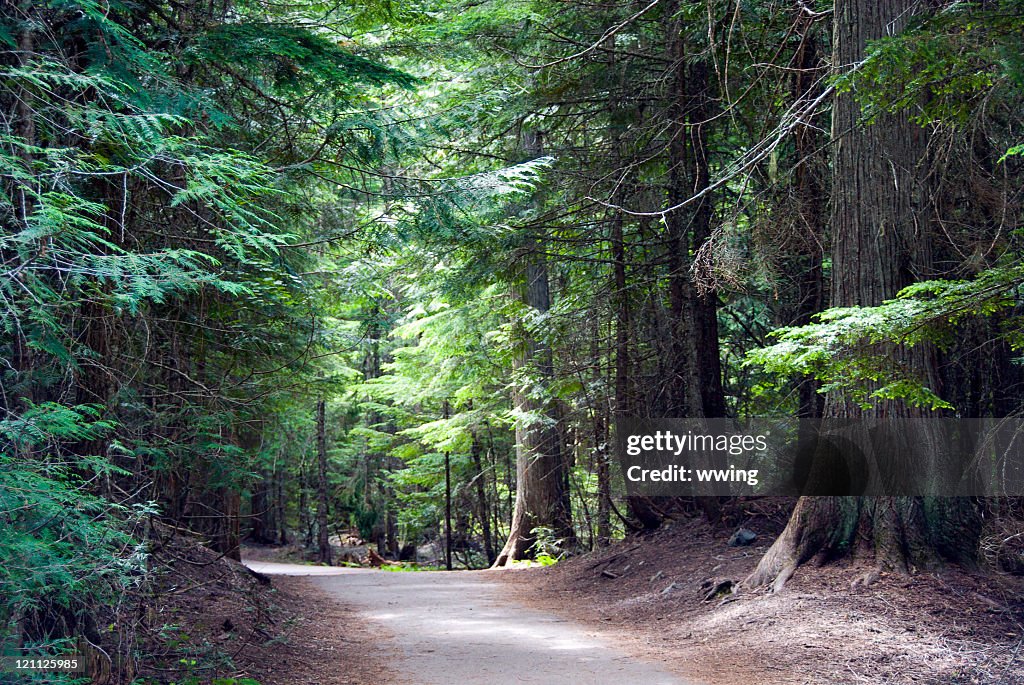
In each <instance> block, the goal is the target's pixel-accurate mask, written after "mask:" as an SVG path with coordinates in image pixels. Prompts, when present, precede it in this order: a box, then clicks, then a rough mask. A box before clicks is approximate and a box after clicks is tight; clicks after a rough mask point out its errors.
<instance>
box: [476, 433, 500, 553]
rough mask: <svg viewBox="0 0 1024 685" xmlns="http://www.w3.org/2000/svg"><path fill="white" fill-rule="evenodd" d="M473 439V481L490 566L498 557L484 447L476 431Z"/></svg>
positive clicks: (485, 550)
mask: <svg viewBox="0 0 1024 685" xmlns="http://www.w3.org/2000/svg"><path fill="white" fill-rule="evenodd" d="M472 438H473V442H472V445H471V446H470V448H469V456H470V458H471V459H472V460H473V470H474V471H475V472H476V473H474V474H473V480H474V481H475V482H476V500H477V507H478V509H479V517H480V527H481V528H482V530H483V536H484V553H485V554H486V555H487V563H488V565H490V564H493V563H494V560H495V559H496V558H497V555H496V554H495V553H494V539H493V538H492V536H491V517H490V509H489V508H488V506H487V483H486V478H484V465H483V460H482V459H481V455H480V453H481V452H482V451H483V445H481V444H480V438H479V436H477V434H476V430H474V431H473V436H472Z"/></svg>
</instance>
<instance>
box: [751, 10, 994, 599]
mask: <svg viewBox="0 0 1024 685" xmlns="http://www.w3.org/2000/svg"><path fill="white" fill-rule="evenodd" d="M918 7H919V5H918V3H916V2H914V1H913V0H839V2H837V3H836V5H835V11H834V15H835V19H834V21H835V24H834V41H835V53H834V58H833V63H834V64H835V65H837V66H838V67H839V68H849V66H850V65H854V64H857V63H858V62H859V61H860V60H862V59H863V57H864V50H865V43H866V41H869V40H872V39H876V38H881V37H883V36H885V35H889V34H890V33H892V32H894V31H899V30H901V29H902V27H903V26H904V25H905V22H906V20H907V18H908V17H909V16H910V15H911V13H912V12H913V11H915V10H916V9H918ZM859 119H860V110H859V107H858V106H857V103H856V102H855V100H854V99H853V98H852V97H851V96H850V95H847V94H844V95H839V96H837V97H836V100H835V103H834V107H833V120H832V135H833V138H834V139H835V140H836V141H837V146H836V157H835V162H834V165H833V174H834V175H833V191H832V192H833V199H832V246H833V247H832V261H833V267H832V293H833V302H832V305H833V306H837V307H850V306H871V305H877V304H880V303H881V302H882V301H884V300H887V299H890V298H892V297H894V296H895V295H896V293H897V292H899V290H900V289H901V288H903V287H905V286H906V285H908V284H909V283H911V282H912V280H913V274H914V272H915V269H917V268H920V267H922V266H927V260H928V249H927V248H928V241H929V235H928V233H927V231H928V223H929V220H928V216H927V215H926V214H925V212H924V211H923V209H922V205H923V202H919V198H921V197H922V195H923V193H922V192H921V190H920V185H921V180H922V178H923V176H924V170H922V168H921V167H922V164H923V162H924V161H925V151H926V148H927V134H926V132H925V131H924V130H923V129H921V128H919V127H917V126H915V125H913V124H912V123H911V122H910V121H909V120H908V119H907V117H906V115H904V114H897V115H884V116H881V117H879V118H878V120H877V121H876V122H875V123H874V124H872V125H870V126H863V125H861V124H860V121H859ZM887 353H889V354H891V355H892V356H893V357H894V358H895V359H897V360H898V362H897V363H898V364H900V365H901V366H903V367H905V368H909V369H912V370H913V371H915V372H917V373H919V374H921V375H922V376H923V377H925V378H928V377H929V375H933V374H934V368H935V366H936V364H935V353H934V350H933V349H929V348H927V347H924V346H919V347H917V348H914V349H912V350H908V349H906V348H902V347H895V348H893V349H892V350H890V351H887ZM931 387H933V388H934V387H935V386H934V385H931ZM824 413H825V416H826V417H844V418H845V417H850V418H855V417H880V416H885V417H888V418H900V417H914V416H925V415H927V414H926V412H924V411H922V410H917V409H913V408H911V407H908V406H907V405H905V404H903V403H900V402H895V401H886V402H879V403H877V405H876V406H875V407H873V408H871V409H868V410H862V409H860V407H859V406H857V405H856V404H855V403H853V402H851V401H849V400H848V399H846V398H844V397H843V396H842V394H841V393H832V394H830V395H829V396H828V397H827V398H826V404H825V412H824ZM936 447H937V449H938V450H939V451H941V450H942V447H943V446H942V445H941V444H937V445H936ZM897 451H898V450H897ZM897 451H893V452H892V453H891V454H890V455H889V457H888V458H891V459H896V458H899V457H898V454H897V453H896V452H897ZM939 459H941V457H939ZM920 468H928V465H920ZM978 521H979V520H978V516H977V513H976V511H975V510H974V508H973V506H972V504H971V503H970V502H969V501H967V500H965V499H958V498H950V499H938V498H922V497H873V498H860V497H802V498H801V499H800V500H799V502H798V503H797V506H796V509H795V510H794V512H793V514H792V516H791V517H790V520H789V523H788V525H787V526H786V529H785V530H784V531H783V532H782V534H781V535H780V536H779V538H778V539H777V540H776V541H775V543H774V544H773V545H772V547H771V548H770V549H769V550H768V552H766V554H765V556H764V557H763V558H762V559H761V561H760V563H759V564H758V566H757V568H756V569H755V571H754V572H753V573H752V574H751V576H750V577H749V578H748V579H747V580H746V581H745V584H746V585H751V586H756V585H762V584H766V583H773V587H774V589H775V590H776V591H778V590H781V589H782V587H783V585H784V584H785V582H786V580H787V579H788V578H789V577H790V576H791V575H792V574H793V572H794V571H795V570H796V568H797V567H798V566H799V565H801V564H803V563H805V562H806V561H809V560H810V559H812V558H815V557H819V558H820V559H822V560H823V561H824V560H828V559H831V558H835V557H838V556H844V555H852V556H854V557H856V558H860V559H865V560H868V561H869V562H871V563H873V564H874V566H875V570H874V571H871V572H869V573H868V574H866V575H865V576H864V577H863V580H864V581H865V582H870V581H871V580H873V579H875V578H877V571H879V570H883V569H885V570H895V571H913V570H914V569H915V568H916V567H919V566H922V565H931V564H934V563H936V562H938V561H940V560H942V559H952V560H957V561H967V560H970V559H972V558H973V557H974V555H975V552H976V548H977V540H978V534H979V525H978Z"/></svg>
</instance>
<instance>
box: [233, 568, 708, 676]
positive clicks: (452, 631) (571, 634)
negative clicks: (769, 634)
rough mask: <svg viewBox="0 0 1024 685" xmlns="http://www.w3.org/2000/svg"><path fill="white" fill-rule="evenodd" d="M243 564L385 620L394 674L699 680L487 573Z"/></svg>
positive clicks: (387, 645)
mask: <svg viewBox="0 0 1024 685" xmlns="http://www.w3.org/2000/svg"><path fill="white" fill-rule="evenodd" d="M246 564H247V565H248V566H249V567H250V568H252V569H253V570H255V571H259V572H260V573H265V574H271V575H274V574H279V575H296V576H310V582H313V583H315V584H316V585H317V586H319V587H320V588H322V589H323V590H324V591H325V592H327V593H328V594H330V595H331V596H334V597H336V598H337V599H338V600H339V602H341V603H344V604H346V605H348V606H350V607H352V608H354V609H355V610H357V611H358V612H359V613H361V614H362V615H363V616H365V617H366V618H367V619H369V620H370V621H376V622H379V623H380V624H382V625H383V627H384V628H385V629H386V632H387V633H388V634H389V637H387V638H385V641H386V644H383V645H381V646H382V647H384V648H385V649H389V651H391V652H392V653H393V654H394V655H395V658H394V660H393V661H391V662H390V668H389V669H388V673H387V674H386V675H387V677H388V678H393V679H394V680H395V681H397V682H407V683H415V685H435V684H436V685H449V684H452V683H454V684H457V685H476V684H480V685H484V684H486V685H494V683H552V684H554V683H580V684H581V685H582V684H584V683H586V684H587V685H621V684H622V683H637V684H640V683H642V684H643V685H696V683H692V682H691V683H686V682H684V681H682V680H680V679H679V678H677V677H676V676H674V675H672V674H670V673H668V672H666V671H664V670H663V669H661V668H660V667H659V666H657V665H655V664H651V663H647V662H643V661H638V660H636V659H635V658H632V657H629V656H627V655H626V654H625V653H623V652H621V651H619V650H617V649H616V648H614V647H612V646H611V645H610V644H609V642H608V641H607V639H606V638H603V637H601V636H599V635H597V634H596V633H595V632H594V631H592V630H589V629H587V628H585V627H584V626H581V625H579V624H576V623H573V622H570V621H568V620H566V619H564V618H559V617H556V616H553V615H551V614H548V613H545V612H541V611H537V610H534V609H528V608H526V607H524V606H522V605H520V604H516V603H514V602H512V601H511V600H509V599H508V598H507V597H505V596H503V595H502V592H501V588H500V585H499V583H498V582H497V581H496V580H494V578H493V576H490V575H489V574H488V573H473V572H452V573H431V572H417V573H391V572H383V571H375V570H370V569H355V568H324V567H316V566H299V565H291V564H277V563H269V562H257V561H251V562H246ZM314 618H315V617H314ZM382 675H383V674H382ZM378 682H379V681H378ZM325 685H326V683H325Z"/></svg>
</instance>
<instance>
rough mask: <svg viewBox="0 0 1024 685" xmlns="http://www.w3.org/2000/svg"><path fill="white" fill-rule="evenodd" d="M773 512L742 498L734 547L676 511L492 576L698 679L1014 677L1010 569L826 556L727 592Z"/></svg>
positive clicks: (725, 531)
mask: <svg viewBox="0 0 1024 685" xmlns="http://www.w3.org/2000/svg"><path fill="white" fill-rule="evenodd" d="M784 520H785V517H784V515H783V516H780V514H779V512H778V511H776V510H772V509H771V508H770V507H765V508H762V509H761V510H757V509H755V508H754V507H753V506H751V507H748V510H747V511H746V512H743V513H742V519H741V523H742V525H743V526H744V527H746V528H748V529H751V530H753V531H755V532H756V533H757V534H758V536H757V539H756V540H755V541H754V542H753V544H751V545H750V546H747V547H730V546H729V545H728V540H729V538H730V536H731V535H732V534H733V532H734V531H735V530H736V528H734V527H728V528H724V527H723V528H721V529H718V530H714V529H712V528H711V527H710V526H709V525H708V524H706V523H704V522H703V521H702V520H681V521H677V522H675V523H673V524H671V525H667V526H665V527H664V529H662V530H660V531H657V532H655V533H653V534H650V535H648V536H646V537H642V538H637V537H634V538H629V539H627V540H626V541H624V542H622V543H619V544H616V545H613V546H611V547H609V548H607V549H605V550H602V551H600V552H597V553H593V554H590V555H586V556H582V557H579V558H575V559H572V560H569V561H566V562H563V563H560V564H558V565H556V566H554V567H551V568H548V569H543V570H540V569H531V570H529V571H525V572H516V573H506V574H503V578H504V579H506V580H507V584H506V587H507V588H508V590H509V592H511V593H512V595H513V596H514V597H515V598H516V599H518V600H520V601H524V602H526V603H529V604H533V605H534V606H536V607H538V608H542V609H545V610H548V611H554V612H558V613H562V614H565V615H568V616H571V617H573V618H575V619H577V620H581V621H584V622H587V623H590V624H592V625H595V626H601V627H603V628H605V629H606V630H607V629H608V628H609V627H615V628H617V629H619V630H620V631H621V635H622V640H623V643H624V644H625V645H627V646H628V647H629V648H630V649H632V650H635V652H636V653H637V654H641V655H644V656H647V657H648V658H655V659H658V660H659V661H662V662H663V663H664V664H665V666H666V667H667V668H669V669H671V670H673V671H675V672H676V673H678V674H679V675H682V676H684V677H689V678H692V679H694V680H696V681H699V682H705V683H709V684H711V685H736V684H737V683H744V684H746V683H757V684H758V685H773V684H783V683H785V684H790V683H800V684H807V685H811V684H813V685H818V684H821V685H825V684H836V683H850V684H856V683H870V684H872V685H875V684H881V683H892V684H895V683H899V684H901V685H902V684H909V683H927V684H929V685H940V684H941V685H954V684H957V685H959V684H963V685H966V684H984V685H1015V684H1021V683H1024V648H1022V640H1024V629H1022V623H1024V599H1022V598H1024V583H1022V581H1021V579H1020V578H1019V577H1012V576H1007V575H993V574H980V573H979V574H969V573H965V572H963V571H959V570H948V571H943V572H941V573H930V572H920V573H917V574H915V575H913V576H898V575H886V574H883V575H882V577H881V579H880V580H879V582H877V583H875V584H874V585H871V586H870V587H866V588H865V587H858V588H852V587H851V584H852V582H853V580H854V579H856V578H857V577H858V576H860V575H862V574H863V572H864V569H863V568H858V567H855V566H853V565H842V564H835V565H829V566H825V567H820V568H815V567H810V568H804V569H801V570H800V571H798V572H797V575H796V576H794V577H793V579H792V580H790V582H789V583H788V584H787V585H786V588H785V590H784V591H783V592H781V593H780V594H777V595H772V594H770V593H768V592H767V591H740V592H739V593H737V594H730V593H729V591H728V590H727V589H725V588H726V587H728V583H727V582H726V581H738V580H742V579H743V578H744V577H745V576H746V575H747V574H748V573H749V572H750V571H751V570H752V569H753V567H754V565H755V564H756V562H757V560H758V559H759V557H760V555H761V554H762V553H763V552H764V550H765V549H766V548H767V546H768V545H769V544H770V543H771V541H772V540H773V539H774V536H775V535H777V534H778V532H779V531H780V530H781V527H782V524H783V522H784ZM716 587H719V588H720V591H719V592H717V593H716V592H713V590H715V588H716ZM709 595H710V597H709Z"/></svg>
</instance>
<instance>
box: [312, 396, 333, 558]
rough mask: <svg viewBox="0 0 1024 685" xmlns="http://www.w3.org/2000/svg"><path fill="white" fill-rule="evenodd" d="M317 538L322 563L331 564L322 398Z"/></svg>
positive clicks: (318, 437) (318, 412)
mask: <svg viewBox="0 0 1024 685" xmlns="http://www.w3.org/2000/svg"><path fill="white" fill-rule="evenodd" d="M316 463H317V481H316V482H317V487H316V496H317V502H316V529H317V530H316V540H317V547H318V548H319V552H318V557H319V559H320V563H322V564H327V565H328V566H329V565H330V564H331V542H330V534H329V532H328V529H327V522H328V512H327V505H328V499H329V498H328V494H329V493H328V490H327V403H326V402H325V401H324V400H323V399H322V398H321V399H320V400H319V401H318V402H317V403H316Z"/></svg>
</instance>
